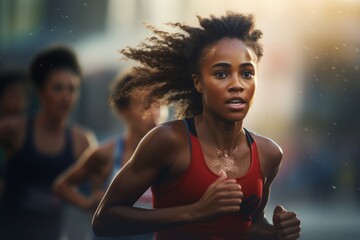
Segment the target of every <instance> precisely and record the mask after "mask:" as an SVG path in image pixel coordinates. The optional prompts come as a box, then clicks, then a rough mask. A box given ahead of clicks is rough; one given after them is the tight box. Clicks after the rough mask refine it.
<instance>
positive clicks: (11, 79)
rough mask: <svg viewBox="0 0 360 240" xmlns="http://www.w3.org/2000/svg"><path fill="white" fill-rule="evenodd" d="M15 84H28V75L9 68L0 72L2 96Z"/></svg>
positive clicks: (0, 92)
mask: <svg viewBox="0 0 360 240" xmlns="http://www.w3.org/2000/svg"><path fill="white" fill-rule="evenodd" d="M14 84H23V85H24V86H25V85H26V84H27V79H26V75H25V74H24V73H23V72H22V71H15V70H8V71H3V72H1V73H0V96H2V95H3V94H4V92H5V91H6V90H7V89H8V87H10V86H12V85H14Z"/></svg>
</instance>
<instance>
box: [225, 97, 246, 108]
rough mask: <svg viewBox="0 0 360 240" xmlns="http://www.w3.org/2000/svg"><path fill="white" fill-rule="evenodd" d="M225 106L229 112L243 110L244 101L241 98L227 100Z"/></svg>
mask: <svg viewBox="0 0 360 240" xmlns="http://www.w3.org/2000/svg"><path fill="white" fill-rule="evenodd" d="M225 104H226V105H227V106H228V107H230V109H231V110H237V111H239V110H243V109H244V108H245V104H246V101H245V100H244V99H243V98H241V97H232V98H230V99H228V100H227V101H226V102H225Z"/></svg>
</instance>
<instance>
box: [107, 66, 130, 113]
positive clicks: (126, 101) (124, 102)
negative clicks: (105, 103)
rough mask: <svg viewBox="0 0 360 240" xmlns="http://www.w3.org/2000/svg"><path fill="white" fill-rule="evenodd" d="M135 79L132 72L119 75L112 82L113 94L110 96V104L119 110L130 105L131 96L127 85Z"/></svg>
mask: <svg viewBox="0 0 360 240" xmlns="http://www.w3.org/2000/svg"><path fill="white" fill-rule="evenodd" d="M132 79H133V77H132V76H131V74H130V72H126V73H123V74H121V75H119V76H117V77H116V78H115V80H114V82H113V83H112V84H111V88H110V90H111V94H110V97H109V105H110V107H112V108H115V109H117V110H119V109H125V108H128V107H129V106H130V96H129V94H128V92H127V91H124V89H125V87H126V85H127V84H129V82H130V81H131V80H132Z"/></svg>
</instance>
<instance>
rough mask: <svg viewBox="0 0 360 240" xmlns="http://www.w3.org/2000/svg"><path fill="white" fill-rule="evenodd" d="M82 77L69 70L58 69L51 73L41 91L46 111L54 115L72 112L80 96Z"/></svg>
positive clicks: (66, 114)
mask: <svg viewBox="0 0 360 240" xmlns="http://www.w3.org/2000/svg"><path fill="white" fill-rule="evenodd" d="M79 87H80V77H79V75H77V74H76V73H74V72H72V71H69V70H56V71H53V72H51V73H50V74H49V76H48V78H47V81H46V83H45V86H44V88H43V89H42V90H41V91H40V97H41V101H42V107H43V109H44V111H46V112H47V113H49V114H50V115H52V116H54V117H66V116H68V115H69V114H70V112H71V110H72V108H73V106H74V104H75V103H76V101H77V99H78V97H79Z"/></svg>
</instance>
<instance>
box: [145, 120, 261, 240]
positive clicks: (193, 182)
mask: <svg viewBox="0 0 360 240" xmlns="http://www.w3.org/2000/svg"><path fill="white" fill-rule="evenodd" d="M185 122H186V125H187V127H188V130H189V132H190V134H189V138H190V139H189V142H190V149H191V162H190V165H189V167H188V169H187V170H186V172H185V173H184V174H183V175H182V176H180V177H179V178H178V179H176V180H174V181H171V182H168V183H167V184H165V185H162V186H159V187H157V186H153V187H152V191H153V197H154V199H153V201H154V202H153V204H154V208H167V207H175V206H182V205H188V204H192V203H194V202H197V201H198V200H199V199H200V198H201V197H202V195H203V194H204V193H205V191H206V189H207V188H208V187H209V185H211V184H212V183H213V182H214V181H215V180H216V179H217V178H218V176H217V175H216V174H214V173H213V172H212V171H211V170H210V169H209V168H208V166H207V165H206V163H205V159H204V155H203V152H202V150H201V146H200V142H199V140H198V139H197V135H196V130H195V126H194V119H193V118H192V119H185ZM245 133H246V137H247V141H248V144H249V147H250V150H251V163H250V167H249V169H248V171H247V173H246V174H245V175H244V176H242V177H239V178H236V180H237V182H238V183H239V184H240V185H241V188H242V191H243V193H244V198H243V203H242V205H241V206H240V208H241V210H240V212H239V213H236V214H228V215H224V216H222V217H220V218H217V219H215V220H212V221H207V222H203V223H195V224H188V225H183V226H180V227H175V228H171V229H166V230H163V231H159V232H157V234H156V235H157V239H243V237H244V234H245V233H246V231H247V230H248V229H249V228H250V226H251V214H253V213H254V212H255V210H256V209H257V207H258V205H259V203H260V201H261V197H262V189H263V178H262V173H261V170H260V165H259V156H258V151H257V147H256V143H255V141H254V140H253V138H252V137H251V135H250V133H249V132H248V131H247V130H245Z"/></svg>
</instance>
